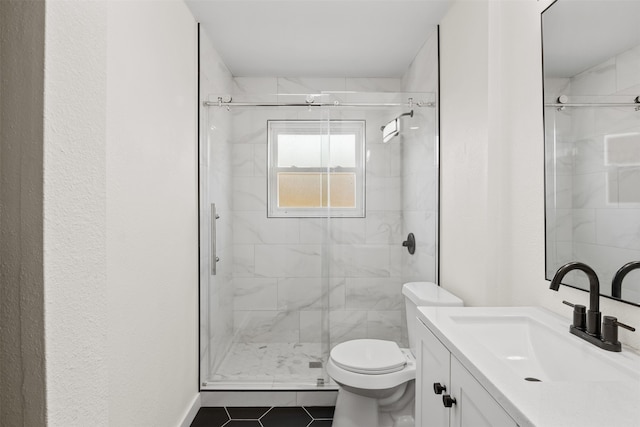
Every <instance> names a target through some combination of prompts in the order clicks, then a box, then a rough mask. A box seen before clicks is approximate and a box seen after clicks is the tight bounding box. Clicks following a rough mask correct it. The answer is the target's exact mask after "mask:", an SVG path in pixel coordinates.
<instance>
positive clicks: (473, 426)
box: [416, 319, 517, 427]
mask: <svg viewBox="0 0 640 427" xmlns="http://www.w3.org/2000/svg"><path fill="white" fill-rule="evenodd" d="M416 321H417V322H419V325H418V326H419V327H418V338H419V345H418V349H417V355H416V360H417V363H418V371H417V378H416V427H449V426H451V427H483V426H487V427H507V426H511V427H515V426H517V424H516V422H515V421H514V420H513V419H512V418H511V417H510V416H509V414H507V412H506V411H505V410H504V409H503V408H502V407H501V406H500V405H499V404H498V403H497V402H496V401H495V400H494V399H493V397H491V395H490V394H489V392H487V391H486V390H485V389H484V387H482V385H481V384H480V383H479V382H478V380H476V379H475V378H474V377H473V376H472V375H471V374H470V373H469V371H468V370H467V369H466V368H465V367H464V366H463V365H462V364H461V363H460V362H459V361H458V359H456V358H455V357H454V356H453V355H452V354H451V352H450V351H449V350H448V349H447V348H446V347H445V346H444V345H443V344H442V343H441V342H440V341H439V340H438V338H436V336H435V335H433V333H431V331H430V330H429V329H428V328H427V327H426V326H425V325H424V324H423V323H422V322H421V321H420V320H418V319H416ZM436 391H439V392H441V393H440V394H436ZM443 396H448V398H451V399H455V403H453V404H452V406H451V407H450V408H447V407H445V404H444V400H443Z"/></svg>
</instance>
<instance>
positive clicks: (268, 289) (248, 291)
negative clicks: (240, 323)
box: [233, 277, 278, 310]
mask: <svg viewBox="0 0 640 427" xmlns="http://www.w3.org/2000/svg"><path fill="white" fill-rule="evenodd" d="M233 285H234V288H235V297H234V300H233V309H234V310H276V309H277V308H278V307H277V305H278V304H277V296H278V287H277V286H278V281H277V280H276V279H260V278H253V277H252V278H249V277H243V278H239V277H238V278H235V279H234V281H233Z"/></svg>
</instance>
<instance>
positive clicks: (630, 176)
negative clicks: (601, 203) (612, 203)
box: [617, 167, 640, 208]
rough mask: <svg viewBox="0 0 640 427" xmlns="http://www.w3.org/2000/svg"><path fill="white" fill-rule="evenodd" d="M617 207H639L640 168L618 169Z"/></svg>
mask: <svg viewBox="0 0 640 427" xmlns="http://www.w3.org/2000/svg"><path fill="white" fill-rule="evenodd" d="M617 181H618V203H619V204H620V205H619V207H621V208H622V207H639V206H640V205H639V204H640V168H638V167H635V168H618V179H617Z"/></svg>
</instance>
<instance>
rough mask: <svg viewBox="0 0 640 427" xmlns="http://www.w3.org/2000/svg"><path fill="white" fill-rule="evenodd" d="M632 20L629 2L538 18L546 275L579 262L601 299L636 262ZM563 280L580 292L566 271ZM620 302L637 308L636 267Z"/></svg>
mask: <svg viewBox="0 0 640 427" xmlns="http://www.w3.org/2000/svg"><path fill="white" fill-rule="evenodd" d="M638 17H640V1H629V0H622V1H616V0H600V1H577V0H558V1H556V2H555V3H554V4H553V5H551V6H550V7H549V8H548V9H547V10H546V11H544V12H543V14H542V34H543V64H544V65H543V67H544V70H543V72H544V100H545V108H544V118H545V187H546V188H545V194H546V277H547V279H551V278H552V277H553V275H554V273H555V271H556V270H557V269H558V268H559V267H560V266H561V265H563V264H565V263H567V262H569V261H580V262H583V263H586V264H588V265H589V266H591V267H592V268H593V269H594V270H595V271H596V272H597V274H598V277H599V279H600V292H601V294H602V295H605V296H609V297H611V296H612V292H611V289H612V288H611V284H612V281H613V279H614V275H615V274H616V272H617V271H618V270H619V269H620V268H621V267H622V266H623V265H625V264H627V263H628V262H631V261H640V25H638ZM563 283H564V284H567V285H569V286H574V287H578V288H580V289H584V290H588V286H589V285H588V282H587V280H586V278H585V277H584V275H578V274H575V273H570V274H568V275H567V276H566V278H565V279H564V280H563ZM616 297H617V295H616ZM619 298H620V299H622V300H624V301H626V302H629V303H632V304H636V305H640V269H635V270H634V271H630V272H628V274H626V276H625V277H624V280H623V281H622V285H621V288H620V297H619Z"/></svg>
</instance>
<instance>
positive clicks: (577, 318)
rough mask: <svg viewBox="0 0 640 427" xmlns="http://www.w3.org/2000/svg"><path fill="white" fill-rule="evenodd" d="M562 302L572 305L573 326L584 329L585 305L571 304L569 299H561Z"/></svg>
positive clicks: (585, 320) (585, 319) (585, 323)
mask: <svg viewBox="0 0 640 427" xmlns="http://www.w3.org/2000/svg"><path fill="white" fill-rule="evenodd" d="M562 303H563V304H565V305H568V306H569V307H573V327H574V328H576V329H579V330H581V331H584V330H585V328H586V325H587V307H585V306H584V305H582V304H573V303H571V302H569V301H562Z"/></svg>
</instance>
